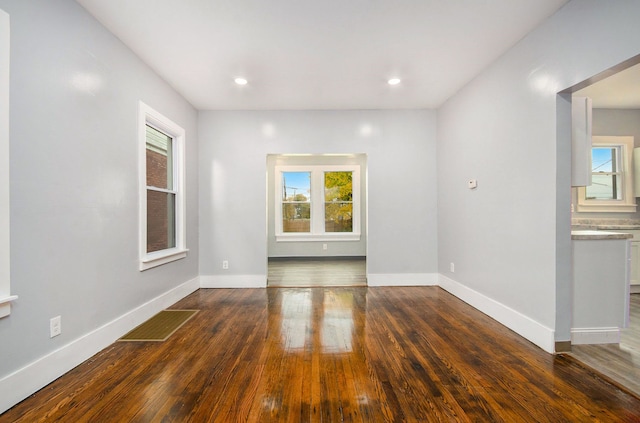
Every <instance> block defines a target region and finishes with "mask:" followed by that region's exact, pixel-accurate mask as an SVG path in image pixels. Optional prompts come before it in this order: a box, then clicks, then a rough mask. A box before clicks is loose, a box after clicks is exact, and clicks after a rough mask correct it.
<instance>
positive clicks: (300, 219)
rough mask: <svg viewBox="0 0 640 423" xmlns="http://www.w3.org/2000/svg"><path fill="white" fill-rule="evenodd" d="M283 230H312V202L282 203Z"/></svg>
mask: <svg viewBox="0 0 640 423" xmlns="http://www.w3.org/2000/svg"><path fill="white" fill-rule="evenodd" d="M282 231H283V232H311V204H309V203H283V204H282Z"/></svg>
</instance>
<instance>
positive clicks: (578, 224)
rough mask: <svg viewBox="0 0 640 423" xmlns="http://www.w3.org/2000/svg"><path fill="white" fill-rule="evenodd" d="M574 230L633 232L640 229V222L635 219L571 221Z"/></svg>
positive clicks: (578, 219) (579, 219)
mask: <svg viewBox="0 0 640 423" xmlns="http://www.w3.org/2000/svg"><path fill="white" fill-rule="evenodd" d="M571 228H572V229H573V230H605V231H606V230H610V231H625V230H627V231H632V230H639V229H640V221H638V220H635V219H586V218H577V219H571Z"/></svg>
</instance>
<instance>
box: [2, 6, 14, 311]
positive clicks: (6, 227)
mask: <svg viewBox="0 0 640 423" xmlns="http://www.w3.org/2000/svg"><path fill="white" fill-rule="evenodd" d="M9 25H10V19H9V15H8V14H7V13H6V12H4V11H3V10H0V297H1V298H7V297H8V298H11V297H12V296H11V270H10V265H11V259H10V255H11V245H10V234H9V232H10V224H9V218H10V206H9V204H10V196H9V186H10V184H9V166H10V162H9V124H10V122H9V91H10V81H9V69H10V67H9V61H10V60H11V58H10V52H9V51H10V48H11V43H10V36H11V34H10V29H9ZM16 298H17V297H16ZM14 299H15V298H14ZM10 313H11V304H10V303H9V302H4V303H2V305H0V317H4V316H8V315H9V314H10Z"/></svg>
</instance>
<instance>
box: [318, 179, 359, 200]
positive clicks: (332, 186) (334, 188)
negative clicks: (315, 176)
mask: <svg viewBox="0 0 640 423" xmlns="http://www.w3.org/2000/svg"><path fill="white" fill-rule="evenodd" d="M352 179H353V173H352V172H325V173H324V201H325V202H329V201H351V200H352V199H353V188H352Z"/></svg>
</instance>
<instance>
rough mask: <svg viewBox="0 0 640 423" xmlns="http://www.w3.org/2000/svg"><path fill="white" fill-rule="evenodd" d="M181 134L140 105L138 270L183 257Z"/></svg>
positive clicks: (182, 150) (146, 107) (151, 110)
mask: <svg viewBox="0 0 640 423" xmlns="http://www.w3.org/2000/svg"><path fill="white" fill-rule="evenodd" d="M184 138H185V132H184V130H183V129H182V128H181V127H179V126H178V125H176V124H175V123H173V122H172V121H170V120H169V119H167V118H166V117H164V116H162V115H161V114H159V113H158V112H156V111H155V110H153V109H151V108H150V107H149V106H147V105H145V104H144V103H140V144H141V150H142V151H141V158H142V160H141V172H140V173H141V190H140V194H141V195H140V257H141V259H140V270H146V269H149V268H151V267H155V266H158V265H161V264H165V263H168V262H170V261H174V260H177V259H180V258H183V257H186V254H187V249H186V246H185V234H184Z"/></svg>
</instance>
